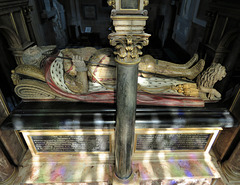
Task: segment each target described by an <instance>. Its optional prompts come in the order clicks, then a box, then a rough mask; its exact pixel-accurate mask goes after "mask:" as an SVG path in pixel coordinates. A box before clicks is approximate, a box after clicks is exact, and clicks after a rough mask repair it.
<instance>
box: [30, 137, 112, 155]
mask: <svg viewBox="0 0 240 185" xmlns="http://www.w3.org/2000/svg"><path fill="white" fill-rule="evenodd" d="M31 139H32V141H33V144H34V146H35V148H36V151H37V152H110V135H56V136H31Z"/></svg>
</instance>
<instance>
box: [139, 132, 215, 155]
mask: <svg viewBox="0 0 240 185" xmlns="http://www.w3.org/2000/svg"><path fill="white" fill-rule="evenodd" d="M210 136H211V134H209V133H207V134H204V133H202V134H138V135H137V141H136V148H135V149H136V151H141V150H142V151H147V150H153V151H154V150H205V148H206V146H207V144H208V140H209V138H210Z"/></svg>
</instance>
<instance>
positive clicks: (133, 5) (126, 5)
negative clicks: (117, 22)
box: [121, 0, 139, 9]
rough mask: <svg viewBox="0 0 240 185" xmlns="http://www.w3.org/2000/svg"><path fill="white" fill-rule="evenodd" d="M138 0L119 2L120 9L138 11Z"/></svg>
mask: <svg viewBox="0 0 240 185" xmlns="http://www.w3.org/2000/svg"><path fill="white" fill-rule="evenodd" d="M138 3H139V0H131V1H129V0H121V9H138V7H139V5H138Z"/></svg>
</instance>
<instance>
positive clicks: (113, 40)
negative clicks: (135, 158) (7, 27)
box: [109, 15, 150, 183]
mask: <svg viewBox="0 0 240 185" xmlns="http://www.w3.org/2000/svg"><path fill="white" fill-rule="evenodd" d="M111 18H112V20H113V25H114V27H115V30H116V32H115V33H111V34H110V35H109V40H110V44H111V45H112V46H115V49H116V51H115V52H114V54H115V55H116V58H115V61H116V62H117V117H116V131H115V140H116V142H115V176H116V178H117V179H119V180H120V181H121V180H122V181H124V183H125V182H126V183H127V182H128V180H130V179H131V178H132V177H133V173H132V167H131V157H132V152H133V146H134V134H135V114H136V97H137V78H138V63H139V62H140V58H139V55H141V54H142V52H141V49H142V48H143V46H146V45H147V44H148V37H149V36H150V35H149V34H146V33H144V26H145V24H146V20H147V18H148V17H147V16H144V15H130V16H126V15H113V16H112V17H111Z"/></svg>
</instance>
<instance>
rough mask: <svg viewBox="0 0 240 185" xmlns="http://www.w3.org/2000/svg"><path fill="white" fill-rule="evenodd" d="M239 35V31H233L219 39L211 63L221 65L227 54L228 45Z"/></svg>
mask: <svg viewBox="0 0 240 185" xmlns="http://www.w3.org/2000/svg"><path fill="white" fill-rule="evenodd" d="M239 33H240V29H235V30H233V31H230V32H228V33H226V34H225V35H224V36H223V38H222V39H221V41H220V43H219V44H218V47H217V49H216V53H215V56H214V59H213V63H222V62H223V60H224V58H225V56H226V55H227V54H228V52H229V46H230V44H231V43H232V42H233V41H234V40H235V39H236V38H237V36H238V34H239Z"/></svg>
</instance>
